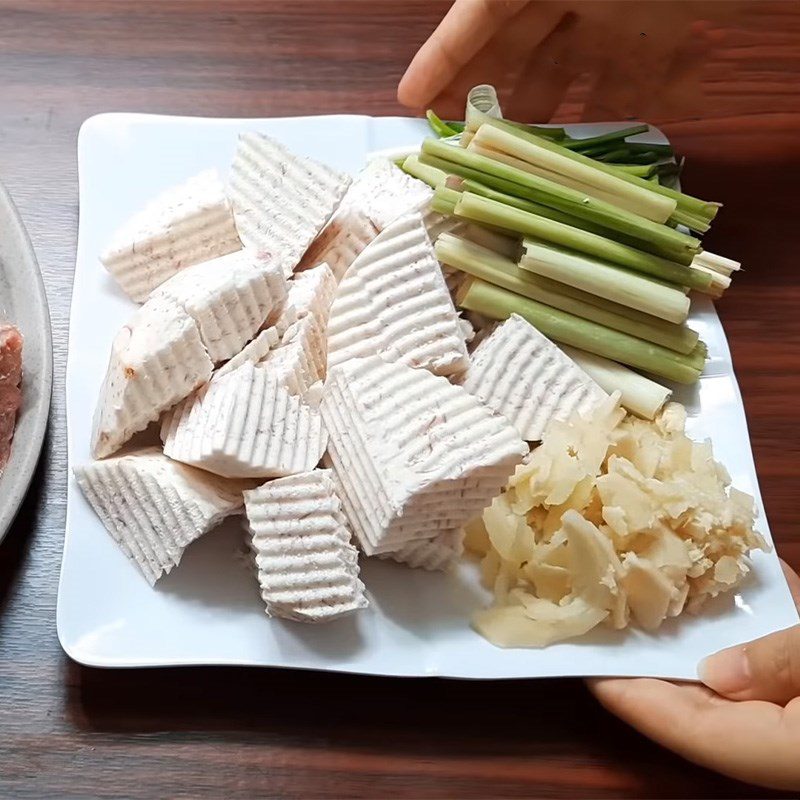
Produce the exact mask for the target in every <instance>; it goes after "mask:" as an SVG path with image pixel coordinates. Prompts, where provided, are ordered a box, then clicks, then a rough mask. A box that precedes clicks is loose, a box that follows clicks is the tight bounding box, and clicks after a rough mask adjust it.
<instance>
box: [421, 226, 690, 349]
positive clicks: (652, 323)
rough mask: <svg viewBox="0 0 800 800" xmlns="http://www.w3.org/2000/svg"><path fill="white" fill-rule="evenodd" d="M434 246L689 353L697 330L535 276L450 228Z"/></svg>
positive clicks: (570, 308)
mask: <svg viewBox="0 0 800 800" xmlns="http://www.w3.org/2000/svg"><path fill="white" fill-rule="evenodd" d="M434 249H435V251H436V257H437V258H438V259H439V261H441V262H442V263H443V264H447V265H448V266H450V267H454V268H455V269H459V270H461V271H462V272H466V273H467V274H469V275H471V276H473V277H475V278H480V279H481V280H484V281H486V282H488V283H493V284H494V285H495V286H500V287H502V288H503V289H507V290H508V291H510V292H514V293H516V294H519V295H522V296H523V297H528V298H530V299H531V300H536V301H537V302H540V303H543V304H544V305H549V306H552V307H553V308H558V309H560V310H561V311H566V312H568V313H570V314H573V315H575V316H577V317H581V318H582V319H587V320H591V321H592V322H596V323H597V324H599V325H603V326H605V327H607V328H612V329H613V330H617V331H622V332H623V333H627V334H630V335H631V336H634V337H636V338H638V339H643V340H645V341H648V342H652V343H653V344H658V345H661V346H662V347H664V348H665V349H668V350H674V351H675V352H676V353H680V354H688V353H691V352H692V351H693V350H694V348H695V347H696V345H697V342H698V336H697V333H696V332H695V331H693V330H691V329H689V328H687V327H685V326H681V325H674V324H673V323H671V322H665V321H664V320H661V319H656V318H655V317H651V316H650V315H648V314H642V313H641V312H639V311H634V310H633V309H630V308H625V307H624V306H620V305H617V303H613V302H610V301H608V300H604V299H602V298H600V297H594V296H592V295H587V294H586V293H585V292H582V291H580V289H575V288H573V287H571V286H566V285H564V284H559V283H558V282H557V281H552V280H550V279H548V278H540V277H539V276H537V275H533V274H532V273H528V272H525V270H522V269H520V268H519V267H518V266H517V265H516V264H515V263H514V262H513V261H511V260H510V259H508V258H505V257H504V256H502V255H500V254H498V253H497V252H495V251H493V250H490V249H487V248H485V247H482V246H480V245H479V244H476V243H474V242H471V241H467V240H466V239H464V238H461V237H459V236H456V235H454V234H451V233H443V234H441V235H440V236H439V237H438V239H437V240H436V244H435V245H434Z"/></svg>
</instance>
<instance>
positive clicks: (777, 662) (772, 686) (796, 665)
mask: <svg viewBox="0 0 800 800" xmlns="http://www.w3.org/2000/svg"><path fill="white" fill-rule="evenodd" d="M698 673H699V675H700V680H702V681H703V683H704V684H705V685H706V686H709V687H710V688H711V689H713V690H714V691H715V692H717V694H721V695H723V696H724V697H730V698H731V699H732V700H766V701H768V702H770V703H778V704H780V705H785V704H786V703H788V702H789V701H790V700H792V699H794V698H795V697H800V625H795V626H793V627H791V628H786V630H782V631H778V632H777V633H771V634H770V635H769V636H764V637H762V638H761V639H756V640H755V641H754V642H749V643H748V644H742V645H737V646H736V647H729V648H728V649H727V650H721V651H720V652H719V653H715V654H714V655H713V656H709V657H708V658H707V659H705V660H704V661H703V662H702V663H701V664H700V666H699V668H698Z"/></svg>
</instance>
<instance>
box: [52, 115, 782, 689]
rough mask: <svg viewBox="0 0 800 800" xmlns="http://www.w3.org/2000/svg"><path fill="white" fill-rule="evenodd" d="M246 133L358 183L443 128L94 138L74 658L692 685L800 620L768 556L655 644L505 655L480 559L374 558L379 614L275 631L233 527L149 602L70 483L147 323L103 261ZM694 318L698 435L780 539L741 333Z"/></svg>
mask: <svg viewBox="0 0 800 800" xmlns="http://www.w3.org/2000/svg"><path fill="white" fill-rule="evenodd" d="M615 127H618V126H614V125H605V126H599V125H585V126H575V127H574V128H573V129H571V132H572V133H574V134H575V135H578V136H589V135H593V134H596V133H598V132H602V131H603V130H609V129H614V128H615ZM242 130H257V131H263V132H265V133H269V134H270V135H272V136H275V137H276V138H278V139H279V140H281V141H282V142H284V143H285V144H286V145H288V146H289V147H291V148H292V149H293V150H295V151H297V152H299V153H302V154H305V155H308V156H313V157H315V158H318V159H320V160H321V161H325V162H327V163H329V164H330V165H331V166H333V167H336V168H339V169H343V170H347V171H349V172H353V173H355V172H356V171H358V169H359V168H360V167H361V166H362V165H363V164H364V161H365V156H366V155H367V153H368V152H370V151H373V150H378V149H383V148H390V147H396V146H402V145H408V144H412V143H414V142H417V141H419V140H420V139H421V138H422V137H423V136H424V135H425V134H426V130H427V126H426V124H425V122H424V121H422V120H416V119H404V118H382V119H372V118H368V117H354V116H330V117H301V118H293V119H263V120H258V119H252V120H226V119H196V118H180V117H158V116H148V115H140V114H103V115H100V116H97V117H93V118H92V119H90V120H88V121H87V122H86V123H85V124H84V125H83V127H82V128H81V132H80V137H79V141H78V151H79V153H78V154H79V169H80V232H79V238H78V258H77V267H76V270H75V287H74V291H73V296H72V316H71V323H70V342H69V365H68V369H67V420H68V426H69V466H70V479H69V505H68V511H67V529H66V539H65V543H64V560H63V565H62V570H61V583H60V586H59V594H58V635H59V639H60V641H61V644H62V646H63V647H64V650H65V651H66V652H67V653H68V654H69V655H70V656H71V657H72V658H73V659H75V660H76V661H79V662H81V663H83V664H88V665H93V666H103V667H143V666H160V665H181V664H184V665H190V664H193V665H200V664H241V665H250V666H277V667H292V668H302V669H322V670H337V671H347V672H357V673H364V674H380V675H404V676H426V675H429V676H430V675H439V676H449V677H459V678H520V677H544V676H565V675H650V676H661V677H668V678H686V679H691V678H694V677H695V668H696V665H697V662H698V661H699V660H700V659H701V658H702V657H703V656H705V655H707V654H709V653H711V652H713V651H715V650H717V649H719V648H720V647H724V646H727V645H731V644H734V643H737V642H742V641H746V640H748V639H752V638H754V637H757V636H761V635H763V634H765V633H768V632H770V631H773V630H776V629H779V628H783V627H786V626H788V625H792V624H794V623H796V622H797V613H796V611H795V608H794V605H793V603H792V601H791V598H790V596H789V592H788V589H787V587H786V583H785V581H784V579H783V576H782V574H781V569H780V565H779V563H778V560H777V557H776V556H775V554H774V553H771V554H761V553H759V554H757V555H756V556H755V558H754V570H753V574H752V577H751V578H750V579H749V580H748V582H747V583H746V584H745V585H744V586H742V587H741V590H740V591H739V592H737V593H736V594H735V595H731V596H728V597H726V598H724V599H719V601H718V602H715V603H714V604H712V605H711V606H709V607H708V608H707V609H706V610H705V611H704V613H703V614H702V616H700V617H697V618H693V617H690V616H686V617H685V618H681V619H677V620H672V621H671V622H669V623H668V624H666V625H664V626H663V628H662V629H661V630H660V631H659V632H658V633H657V634H654V635H650V634H647V633H644V632H642V631H637V630H631V631H628V632H624V633H619V632H609V631H605V630H604V631H601V632H594V633H592V634H591V635H590V636H587V637H584V638H583V639H581V640H579V641H575V642H569V643H565V644H558V645H554V646H552V647H549V648H547V649H545V650H500V649H497V648H495V647H493V646H492V645H490V644H489V643H488V642H486V641H485V640H484V639H482V638H481V637H480V636H478V635H477V634H476V633H474V632H473V631H472V630H471V628H470V625H469V618H470V614H471V612H472V611H473V610H474V609H475V608H477V607H480V606H482V605H483V604H485V602H486V600H487V594H486V592H484V591H483V590H482V589H481V588H480V586H479V585H478V582H477V580H476V569H475V565H474V564H472V563H469V562H467V563H464V564H463V565H462V566H461V567H460V569H459V570H458V571H457V572H455V573H454V574H451V575H441V574H428V573H425V572H423V571H420V570H411V569H407V568H405V567H402V566H399V565H395V564H389V563H385V562H376V561H372V560H366V562H367V563H364V564H363V578H364V581H365V583H366V585H367V588H368V591H369V595H370V601H371V605H370V607H369V609H367V610H366V611H364V612H361V613H359V614H357V615H355V616H353V617H351V618H348V619H345V620H341V621H338V622H334V623H331V624H329V625H326V626H317V627H314V626H304V625H300V624H296V623H291V622H283V621H280V620H270V619H267V617H266V616H265V614H264V610H263V607H262V603H261V600H260V598H259V596H258V592H257V586H256V582H255V579H254V576H253V574H252V572H251V570H250V567H249V564H248V563H247V560H246V558H244V557H243V556H242V538H243V537H242V534H241V531H240V529H239V527H238V524H237V523H236V522H235V521H231V522H230V524H228V525H227V526H224V527H223V528H221V529H220V530H218V531H215V532H213V533H211V534H209V535H207V536H205V537H203V538H202V539H201V540H200V541H198V542H197V543H195V544H193V545H192V546H191V547H189V548H188V550H187V552H186V554H185V556H184V559H183V561H182V563H181V565H180V567H179V568H177V569H176V570H174V571H173V572H172V574H170V575H169V576H167V577H166V578H164V579H163V580H161V581H160V582H159V584H158V586H157V588H155V589H151V588H150V587H149V586H148V584H147V583H146V581H145V580H144V579H143V578H142V576H141V575H140V574H139V572H138V570H137V569H136V568H135V567H134V566H133V565H132V564H130V563H129V562H128V560H127V559H126V558H125V556H124V555H123V554H122V552H121V551H120V550H119V549H118V548H117V547H116V545H115V544H114V543H113V541H112V540H111V538H110V537H109V536H108V535H107V534H106V532H105V531H104V529H103V526H102V525H101V524H100V522H99V520H98V519H97V517H95V515H94V513H93V512H92V509H91V508H90V506H89V504H88V503H87V502H86V501H85V500H84V498H83V496H82V495H81V493H80V491H79V489H78V486H77V484H76V483H75V480H74V479H73V478H72V465H73V464H79V463H82V462H85V461H87V460H88V459H89V458H90V455H89V434H90V428H91V416H92V412H93V409H94V405H95V401H96V398H97V393H98V390H99V388H100V384H101V382H102V379H103V375H104V373H105V368H106V361H107V358H108V352H109V348H110V345H111V340H112V337H113V336H114V334H115V332H116V331H117V329H118V328H119V327H120V325H121V324H122V323H123V322H124V321H125V320H126V319H127V318H128V316H129V315H130V314H131V313H132V311H133V309H134V307H133V304H132V303H131V302H130V301H128V300H127V299H126V298H125V297H124V296H123V295H122V293H121V292H120V291H119V289H118V288H117V287H116V285H115V284H114V282H113V281H112V279H111V278H110V277H109V276H108V275H107V274H106V272H105V271H104V269H103V268H102V266H101V264H100V262H99V260H98V253H99V252H100V251H101V249H102V247H103V245H104V244H105V243H106V241H107V240H108V238H109V235H110V234H111V232H112V231H113V230H114V229H115V228H116V227H117V226H118V225H119V224H120V223H121V222H123V221H124V220H125V219H126V218H127V217H128V216H129V215H130V214H131V213H133V212H134V211H136V210H137V209H138V208H139V207H140V206H142V205H143V204H144V203H145V202H146V201H147V200H149V199H150V198H151V197H152V196H153V195H155V194H156V193H158V192H159V191H160V190H162V189H164V188H165V187H167V186H169V185H171V184H174V183H176V182H179V181H181V180H183V179H185V178H187V177H188V176H190V175H192V174H194V173H196V172H199V171H200V170H202V169H206V168H208V167H217V168H218V169H220V170H221V171H222V172H223V173H224V172H226V171H227V169H228V165H229V163H230V160H231V157H232V155H233V151H234V147H235V144H236V137H237V134H238V133H239V132H240V131H242ZM652 135H657V134H655V133H654V134H652ZM658 140H661V141H663V139H661V138H660V137H659V139H658ZM734 255H735V254H734ZM733 291H736V289H735V287H734V289H733ZM692 322H693V324H694V325H695V326H697V327H698V328H699V329H700V332H701V336H702V338H703V339H704V340H705V341H706V342H707V344H708V346H709V351H710V354H711V359H710V361H709V364H708V367H707V369H706V372H705V374H704V376H703V378H702V380H701V381H700V384H699V386H698V387H697V388H695V389H693V390H692V391H690V392H685V393H683V394H681V395H680V396H679V398H678V399H680V400H682V401H683V402H684V403H686V405H687V407H688V409H689V413H690V417H691V419H690V432H691V433H692V434H693V435H694V436H695V437H710V438H711V439H712V440H713V442H714V449H715V453H716V456H717V458H718V459H720V460H721V461H722V462H723V463H724V464H725V465H726V466H727V467H728V469H729V471H730V473H731V475H732V477H733V481H734V484H735V485H736V486H737V487H739V488H740V489H742V490H744V491H746V492H751V493H752V494H754V495H755V496H756V499H757V503H758V508H759V511H760V514H761V517H760V530H761V531H762V532H763V533H764V534H765V536H766V537H767V538H768V539H769V531H768V530H767V523H766V519H765V517H764V509H763V505H762V503H761V496H760V493H759V491H758V485H757V483H756V475H755V470H754V467H753V459H752V456H751V452H750V444H749V438H748V434H747V426H746V423H745V418H744V412H743V409H742V402H741V397H740V394H739V389H738V386H737V384H736V379H735V377H734V374H733V369H732V366H731V360H730V353H729V350H728V346H727V343H726V341H725V335H724V333H723V331H722V327H721V325H720V323H719V320H718V318H717V315H716V313H715V312H714V309H713V307H712V306H711V304H710V303H707V302H703V301H700V302H698V303H696V308H695V312H694V313H693V319H692ZM362 561H364V559H362Z"/></svg>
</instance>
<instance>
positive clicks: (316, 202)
mask: <svg viewBox="0 0 800 800" xmlns="http://www.w3.org/2000/svg"><path fill="white" fill-rule="evenodd" d="M350 183H351V179H350V177H349V176H348V175H345V174H343V173H340V172H336V171H335V170H332V169H331V168H330V167H327V166H325V165H324V164H321V163H319V162H318V161H314V160H313V159H311V158H304V157H302V156H297V155H295V154H294V153H292V152H290V151H289V150H287V149H286V148H285V147H284V146H283V145H282V144H280V143H279V142H277V141H276V140H275V139H272V138H270V137H269V136H265V135H263V134H260V133H252V132H248V133H242V134H240V136H239V144H238V147H237V148H236V155H235V156H234V159H233V165H232V166H231V175H230V181H229V184H228V194H229V196H230V198H231V201H232V203H233V211H234V217H235V219H236V225H237V228H238V230H239V235H240V237H241V240H242V241H243V242H244V244H245V245H246V246H250V247H253V248H255V249H256V250H257V251H259V252H262V253H269V254H271V255H273V256H274V257H276V258H279V259H280V261H281V263H282V264H283V265H284V270H285V273H286V274H287V275H288V274H291V273H292V271H293V270H294V268H295V267H296V266H297V265H298V264H299V263H300V259H301V258H302V256H303V253H305V252H306V250H307V249H308V246H309V245H310V244H311V242H313V241H314V239H315V237H316V236H317V234H318V233H319V232H320V231H321V230H322V228H323V227H324V226H325V223H327V222H328V220H329V219H330V218H331V216H332V215H333V213H334V211H335V210H336V208H337V206H338V205H339V203H340V202H341V200H342V198H343V197H344V194H345V192H346V191H347V187H348V186H349V185H350Z"/></svg>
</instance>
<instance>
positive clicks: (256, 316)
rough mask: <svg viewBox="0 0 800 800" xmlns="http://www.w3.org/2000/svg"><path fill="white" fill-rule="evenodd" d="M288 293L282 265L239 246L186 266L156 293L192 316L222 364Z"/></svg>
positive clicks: (234, 353)
mask: <svg viewBox="0 0 800 800" xmlns="http://www.w3.org/2000/svg"><path fill="white" fill-rule="evenodd" d="M286 292H287V287H286V279H285V278H284V277H283V271H282V269H281V267H280V264H278V263H275V262H270V261H269V260H265V259H262V258H260V257H259V256H258V255H257V254H256V253H255V252H253V251H252V250H239V251H238V252H236V253H230V254H228V255H225V256H220V258H215V259H213V260H211V261H206V262H204V263H203V264H197V265H196V266H193V267H190V268H189V269H185V270H183V271H182V272H180V273H178V274H177V275H175V276H174V277H173V278H170V279H169V280H168V281H167V282H166V283H164V284H162V285H161V286H160V287H159V288H158V289H156V290H155V292H153V295H152V297H170V298H172V299H173V300H175V302H177V303H178V304H179V305H180V306H181V307H182V308H183V309H184V311H186V313H187V314H189V316H191V317H192V319H193V320H194V321H195V322H196V323H197V327H198V329H199V330H200V338H201V339H202V340H203V344H204V345H205V347H206V350H207V351H208V355H209V356H210V357H211V360H212V361H214V362H215V363H216V362H220V361H226V360H227V359H229V358H232V357H233V356H235V355H236V354H237V353H239V352H240V351H241V349H242V348H243V347H244V346H245V344H246V343H247V342H249V341H250V340H251V339H252V338H253V336H254V335H255V334H256V332H257V331H258V330H259V328H261V326H262V324H263V323H264V321H265V320H266V319H267V316H268V315H269V314H270V312H271V311H272V310H273V309H274V308H276V307H277V306H278V305H279V304H280V303H281V302H282V301H283V300H284V298H285V297H286Z"/></svg>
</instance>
